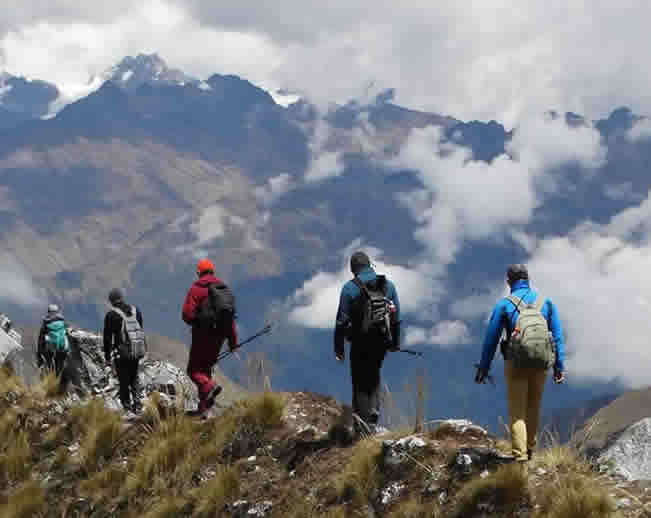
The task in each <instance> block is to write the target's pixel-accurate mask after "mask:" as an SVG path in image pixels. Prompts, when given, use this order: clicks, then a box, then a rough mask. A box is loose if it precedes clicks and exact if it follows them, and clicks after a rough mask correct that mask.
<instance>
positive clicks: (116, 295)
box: [108, 288, 124, 306]
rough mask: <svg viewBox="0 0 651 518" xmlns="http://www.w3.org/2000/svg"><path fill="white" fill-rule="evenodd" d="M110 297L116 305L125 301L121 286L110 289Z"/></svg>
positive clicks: (111, 301) (112, 303) (110, 300)
mask: <svg viewBox="0 0 651 518" xmlns="http://www.w3.org/2000/svg"><path fill="white" fill-rule="evenodd" d="M108 299H109V302H110V303H111V305H113V306H115V305H116V304H118V303H120V302H123V301H124V294H123V293H122V290H121V289H120V288H113V289H112V290H111V291H109V295H108Z"/></svg>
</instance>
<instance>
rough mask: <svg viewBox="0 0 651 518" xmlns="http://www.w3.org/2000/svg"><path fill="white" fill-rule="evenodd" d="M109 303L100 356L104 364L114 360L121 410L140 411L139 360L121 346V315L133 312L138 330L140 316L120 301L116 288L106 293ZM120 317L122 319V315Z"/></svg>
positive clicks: (122, 320)
mask: <svg viewBox="0 0 651 518" xmlns="http://www.w3.org/2000/svg"><path fill="white" fill-rule="evenodd" d="M109 302H110V303H111V305H112V306H113V308H112V309H111V310H109V312H108V313H106V317H105V318H104V357H105V359H106V364H107V365H111V359H113V361H114V365H115V371H116V374H117V377H118V381H119V383H120V402H121V403H122V406H123V407H124V409H125V410H130V411H132V412H137V411H139V410H140V409H141V406H142V405H141V402H140V389H139V385H138V364H139V363H140V358H133V357H128V356H127V355H126V354H125V353H124V348H123V347H122V346H123V345H124V342H125V327H124V326H125V323H124V316H126V317H131V316H132V315H133V311H134V310H135V312H136V319H137V321H138V324H140V328H142V314H141V313H140V310H139V309H138V308H136V307H135V306H130V305H128V304H127V303H126V302H125V301H124V295H123V294H122V292H121V291H120V290H119V289H113V290H111V292H110V293H109ZM123 315H124V316H123Z"/></svg>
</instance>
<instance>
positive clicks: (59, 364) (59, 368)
mask: <svg viewBox="0 0 651 518" xmlns="http://www.w3.org/2000/svg"><path fill="white" fill-rule="evenodd" d="M42 357H43V365H44V366H45V368H46V369H47V370H50V371H54V372H55V374H56V375H57V376H61V374H62V373H63V369H64V368H65V366H66V359H67V358H68V353H66V352H62V351H57V352H44V353H43V355H42Z"/></svg>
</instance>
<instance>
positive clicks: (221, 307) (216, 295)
mask: <svg viewBox="0 0 651 518" xmlns="http://www.w3.org/2000/svg"><path fill="white" fill-rule="evenodd" d="M234 318H235V297H234V296H233V292H232V291H231V290H230V288H229V287H228V286H226V285H225V284H224V283H222V282H214V283H212V284H210V285H209V286H208V296H207V297H206V298H205V299H204V300H203V301H202V302H201V304H200V305H199V308H198V310H197V318H196V321H195V324H196V326H197V327H199V328H201V329H214V330H217V331H224V332H228V331H230V329H231V326H232V325H233V319H234Z"/></svg>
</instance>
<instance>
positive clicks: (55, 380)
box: [32, 371, 63, 398]
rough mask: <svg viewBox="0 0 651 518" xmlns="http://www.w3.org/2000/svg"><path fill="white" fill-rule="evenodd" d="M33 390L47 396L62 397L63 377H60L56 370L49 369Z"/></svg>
mask: <svg viewBox="0 0 651 518" xmlns="http://www.w3.org/2000/svg"><path fill="white" fill-rule="evenodd" d="M32 391H33V392H34V394H36V395H38V396H41V397H45V398H55V397H60V396H62V395H63V392H62V390H61V378H59V377H58V376H57V375H56V373H55V372H54V371H49V372H47V374H45V376H43V377H42V378H41V379H40V381H39V382H38V384H37V385H36V386H35V387H34V388H33V389H32Z"/></svg>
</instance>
